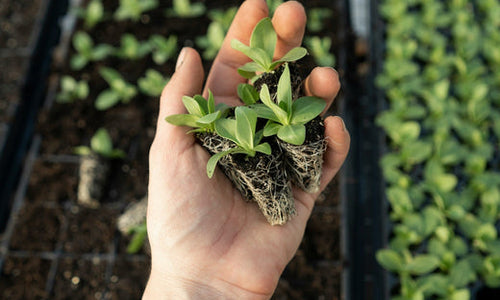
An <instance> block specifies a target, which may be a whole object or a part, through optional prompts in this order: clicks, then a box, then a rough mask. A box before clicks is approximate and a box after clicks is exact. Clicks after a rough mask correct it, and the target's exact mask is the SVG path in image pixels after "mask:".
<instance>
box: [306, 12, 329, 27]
mask: <svg viewBox="0 0 500 300" xmlns="http://www.w3.org/2000/svg"><path fill="white" fill-rule="evenodd" d="M331 15H332V11H331V10H330V9H328V8H326V7H321V8H312V9H311V10H309V12H308V14H307V29H308V30H309V31H310V32H320V31H321V30H323V26H324V22H325V19H327V18H329V17H330V16H331Z"/></svg>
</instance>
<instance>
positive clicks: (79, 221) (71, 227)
mask: <svg viewBox="0 0 500 300" xmlns="http://www.w3.org/2000/svg"><path fill="white" fill-rule="evenodd" d="M117 216H118V212H117V211H116V210H112V209H109V208H104V207H103V208H100V209H89V208H83V207H79V206H72V207H71V208H70V209H69V211H68V215H67V218H68V230H67V231H66V232H65V233H64V236H63V250H64V252H67V253H109V252H110V251H111V247H112V244H113V239H114V237H115V231H116V230H115V228H116V224H115V223H116V218H117Z"/></svg>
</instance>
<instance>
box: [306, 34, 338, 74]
mask: <svg viewBox="0 0 500 300" xmlns="http://www.w3.org/2000/svg"><path fill="white" fill-rule="evenodd" d="M306 45H307V47H308V48H309V50H311V54H312V55H313V57H314V59H315V61H316V63H317V64H318V65H319V66H322V67H333V66H334V65H335V56H334V55H333V54H332V53H330V49H331V47H332V39H331V38H329V37H323V38H320V37H318V36H313V37H310V38H306Z"/></svg>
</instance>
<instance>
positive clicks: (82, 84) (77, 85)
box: [56, 76, 89, 103]
mask: <svg viewBox="0 0 500 300" xmlns="http://www.w3.org/2000/svg"><path fill="white" fill-rule="evenodd" d="M88 95H89V85H88V83H87V81H85V80H81V81H76V80H75V79H74V78H73V77H71V76H63V77H62V78H61V91H60V92H59V94H58V95H57V98H56V100H57V102H59V103H72V102H74V101H75V100H83V99H85V98H87V97H88Z"/></svg>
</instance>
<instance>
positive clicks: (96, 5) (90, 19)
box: [76, 0, 104, 30]
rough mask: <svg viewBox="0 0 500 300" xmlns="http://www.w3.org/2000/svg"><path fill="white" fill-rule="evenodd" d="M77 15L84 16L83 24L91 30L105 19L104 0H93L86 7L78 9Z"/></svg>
mask: <svg viewBox="0 0 500 300" xmlns="http://www.w3.org/2000/svg"><path fill="white" fill-rule="evenodd" d="M76 13H77V15H78V16H79V17H80V18H83V26H84V27H85V29H87V30H89V29H92V28H94V26H95V25H97V24H98V23H99V22H101V21H102V20H103V19H104V6H103V5H102V0H91V1H90V2H89V4H87V7H86V8H81V9H78V10H77V12H76Z"/></svg>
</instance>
